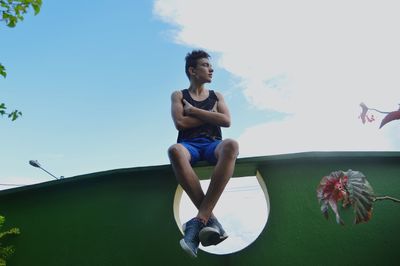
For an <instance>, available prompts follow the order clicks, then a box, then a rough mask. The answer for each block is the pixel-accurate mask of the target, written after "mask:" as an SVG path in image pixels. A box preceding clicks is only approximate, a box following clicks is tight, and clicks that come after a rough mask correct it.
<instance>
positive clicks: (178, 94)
mask: <svg viewBox="0 0 400 266" xmlns="http://www.w3.org/2000/svg"><path fill="white" fill-rule="evenodd" d="M182 97H183V94H182V90H176V91H173V92H172V94H171V98H172V99H174V98H180V99H182Z"/></svg>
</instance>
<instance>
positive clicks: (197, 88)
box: [189, 82, 206, 96]
mask: <svg viewBox="0 0 400 266" xmlns="http://www.w3.org/2000/svg"><path fill="white" fill-rule="evenodd" d="M205 90H206V89H205V88H204V84H195V83H194V82H192V83H191V84H190V87H189V91H190V92H191V93H192V94H193V95H196V96H199V95H201V94H202V93H203V92H204V91H205Z"/></svg>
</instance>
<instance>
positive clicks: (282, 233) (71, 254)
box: [0, 152, 400, 266]
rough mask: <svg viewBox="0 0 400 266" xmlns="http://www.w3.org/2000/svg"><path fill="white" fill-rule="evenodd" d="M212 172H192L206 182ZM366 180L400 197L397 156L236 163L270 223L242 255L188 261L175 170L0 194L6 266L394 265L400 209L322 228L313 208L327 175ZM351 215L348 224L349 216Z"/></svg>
mask: <svg viewBox="0 0 400 266" xmlns="http://www.w3.org/2000/svg"><path fill="white" fill-rule="evenodd" d="M210 169H211V167H210V166H207V165H205V164H201V165H199V166H198V167H197V168H196V171H197V172H198V173H199V175H200V176H202V177H206V176H208V174H209V172H210ZM348 169H353V170H359V171H361V172H363V173H364V174H365V175H366V176H367V178H368V180H369V182H370V183H371V185H372V186H373V188H374V190H375V192H376V193H377V194H381V195H390V196H393V197H397V198H400V153H399V152H384V153H380V152H345V153H344V152H336V153H323V152H317V153H315V152H311V153H300V154H289V155H277V156H266V157H255V158H242V159H239V160H238V161H237V166H236V170H235V176H244V175H250V174H251V175H254V174H255V172H256V171H257V170H258V171H259V172H260V174H261V175H262V176H263V178H264V181H265V183H266V185H267V188H268V193H269V198H270V208H271V209H270V215H269V219H268V222H267V225H266V227H265V229H264V231H263V232H262V233H261V235H260V237H259V238H258V239H257V240H256V241H255V242H254V243H253V244H251V245H250V246H248V247H247V248H245V249H244V250H242V251H239V252H237V253H234V254H229V255H213V254H209V253H205V252H203V251H199V256H198V258H197V259H191V258H189V257H188V256H187V255H186V254H185V253H184V252H183V251H182V250H181V248H180V246H179V243H178V241H179V239H180V238H181V235H180V231H179V230H178V228H177V225H176V223H175V220H174V215H173V199H174V193H175V189H176V186H177V184H176V181H175V178H174V175H173V173H172V170H171V167H170V166H169V165H163V166H154V167H140V168H130V169H119V170H113V171H107V172H100V173H94V174H88V175H81V176H76V177H71V178H66V179H63V180H54V181H51V182H47V183H42V184H38V185H33V186H27V187H21V188H17V189H9V190H5V191H1V192H0V214H2V215H4V216H6V219H7V220H6V226H5V228H3V229H7V228H9V227H14V226H16V227H19V228H20V229H21V232H22V234H21V235H19V236H17V237H15V238H13V239H12V242H13V244H14V245H15V247H16V253H15V255H14V256H13V257H12V258H10V259H9V264H8V265H10V266H13V265H17V266H25V265H27V266H28V265H29V266H32V265H40V266H44V265H55V266H63V265H65V266H71V265H74V266H77V265H85V266H86V265H88V266H91V265H93V266H101V265H113V266H114V265H117V266H120V265H121V266H122V265H207V266H211V265H398V261H400V252H399V238H400V226H399V224H400V223H399V222H400V204H398V203H394V202H391V201H382V202H376V203H375V204H374V210H373V217H372V220H371V221H370V222H369V223H367V224H360V225H353V224H351V222H350V220H351V218H352V213H351V211H347V212H343V211H342V212H341V214H342V215H344V216H345V219H346V221H347V223H346V225H345V226H339V225H336V224H335V221H334V219H333V216H332V215H331V218H330V219H329V220H325V219H324V218H323V216H322V214H321V213H320V209H319V204H318V202H317V199H316V192H315V191H316V188H317V185H318V183H319V181H320V180H321V178H322V177H323V176H324V175H328V174H329V173H330V172H332V171H335V170H348ZM346 216H347V217H346Z"/></svg>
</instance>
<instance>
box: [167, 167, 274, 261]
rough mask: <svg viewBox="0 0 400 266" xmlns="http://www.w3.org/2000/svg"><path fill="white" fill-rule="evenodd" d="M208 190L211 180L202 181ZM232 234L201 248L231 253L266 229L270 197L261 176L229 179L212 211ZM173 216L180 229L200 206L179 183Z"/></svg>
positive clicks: (218, 252) (215, 252)
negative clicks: (197, 205)
mask: <svg viewBox="0 0 400 266" xmlns="http://www.w3.org/2000/svg"><path fill="white" fill-rule="evenodd" d="M200 183H201V186H202V188H203V191H207V188H208V185H209V183H210V180H201V181H200ZM213 213H214V215H215V216H216V217H217V218H218V220H219V222H220V223H221V224H222V226H223V227H224V229H225V231H226V232H227V234H228V235H229V237H228V238H227V239H226V240H225V241H223V242H221V243H220V244H219V245H217V246H208V247H203V246H202V245H201V244H200V247H199V248H200V249H202V250H204V251H206V252H209V253H213V254H229V253H233V252H237V251H239V250H242V249H243V248H245V247H247V246H248V245H250V244H251V243H252V242H254V241H255V240H256V239H257V237H258V236H259V235H260V233H261V232H262V231H263V229H264V227H265V225H266V223H267V219H268V214H269V197H268V192H267V188H266V186H265V183H264V180H263V179H262V177H261V176H260V175H257V176H246V177H233V178H231V179H230V180H229V182H228V184H227V186H226V188H225V190H224V192H223V193H222V195H221V198H220V199H219V201H218V203H217V205H216V206H215V208H214V211H213ZM174 215H175V220H176V222H177V224H178V227H179V229H180V230H181V232H182V224H183V223H185V222H187V221H188V220H190V219H191V218H193V217H194V216H196V215H197V209H196V207H195V206H194V205H193V203H192V202H191V201H190V199H189V197H188V196H187V194H186V193H185V192H184V191H183V190H182V188H181V187H180V186H178V188H177V190H176V193H175V199H174Z"/></svg>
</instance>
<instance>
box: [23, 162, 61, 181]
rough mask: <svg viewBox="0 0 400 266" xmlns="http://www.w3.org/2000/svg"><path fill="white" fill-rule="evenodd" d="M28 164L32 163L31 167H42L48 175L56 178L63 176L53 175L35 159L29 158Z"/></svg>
mask: <svg viewBox="0 0 400 266" xmlns="http://www.w3.org/2000/svg"><path fill="white" fill-rule="evenodd" d="M29 164H30V165H32V166H33V167H36V168H40V169H42V170H43V171H45V172H46V173H48V174H49V175H51V176H52V177H54V178H55V179H57V180H58V179H62V178H64V176H60V177H56V176H55V175H53V174H52V173H50V172H49V171H47V170H46V169H44V168H43V167H42V166H41V165H40V163H39V162H38V161H37V160H30V161H29Z"/></svg>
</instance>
